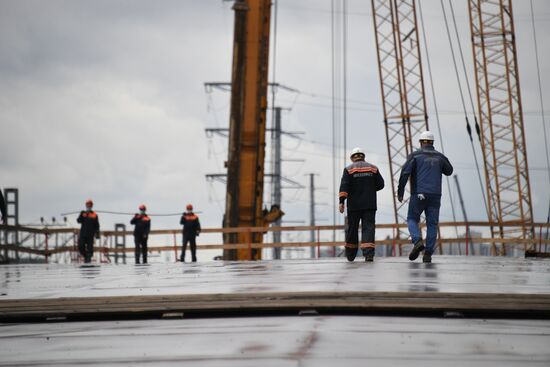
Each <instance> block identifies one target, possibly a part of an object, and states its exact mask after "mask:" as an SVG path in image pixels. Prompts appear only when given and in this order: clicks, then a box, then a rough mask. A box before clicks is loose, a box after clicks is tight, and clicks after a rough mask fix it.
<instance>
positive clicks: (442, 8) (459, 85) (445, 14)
mask: <svg viewBox="0 0 550 367" xmlns="http://www.w3.org/2000/svg"><path fill="white" fill-rule="evenodd" d="M440 4H441V10H442V11H443V19H444V20H445V28H446V30H447V39H448V41H449V47H450V49H451V54H452V59H453V65H454V70H455V75H456V81H457V83H458V90H459V92H460V100H461V102H462V109H463V112H464V118H465V120H466V130H467V132H468V136H469V138H470V145H471V147H472V152H473V154H474V161H475V164H476V170H477V177H478V180H479V185H480V188H481V194H482V195H483V204H484V206H485V211H486V213H487V219H488V220H490V218H489V208H488V206H487V197H486V195H485V190H484V189H483V180H482V179H481V172H480V169H479V162H478V159H477V153H476V150H475V147H474V142H473V139H472V128H471V126H470V121H469V120H468V112H467V108H466V102H465V101H464V92H463V90H462V83H461V81H460V76H459V74H458V66H457V64H456V56H455V51H454V47H453V42H452V38H451V31H450V29H449V22H448V20H447V12H446V11H445V5H444V4H443V0H440ZM452 14H453V20H454V24H455V29H456V19H455V18H454V11H453V13H452ZM457 41H458V44H459V45H460V39H458V38H457ZM460 49H461V50H462V47H460ZM461 56H462V64H463V67H464V72H466V66H465V63H464V56H463V54H462V51H461ZM467 84H468V83H467ZM468 90H469V88H468ZM470 96H471V94H470ZM472 107H473V102H472ZM474 111H475V110H474ZM474 116H475V112H474ZM476 131H478V137H479V127H478V124H477V119H476Z"/></svg>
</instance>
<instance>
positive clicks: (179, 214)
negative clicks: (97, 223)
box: [60, 210, 201, 217]
mask: <svg viewBox="0 0 550 367" xmlns="http://www.w3.org/2000/svg"><path fill="white" fill-rule="evenodd" d="M81 212H82V211H80V210H77V211H72V212H67V213H61V214H60V215H61V216H63V217H64V216H67V215H72V214H80V213H81ZM94 212H96V213H103V214H114V215H134V214H136V213H130V212H115V211H111V210H94ZM182 213H183V212H182ZM182 213H156V214H150V213H147V215H148V216H149V217H175V216H181V215H182ZM193 213H196V214H200V213H201V212H193Z"/></svg>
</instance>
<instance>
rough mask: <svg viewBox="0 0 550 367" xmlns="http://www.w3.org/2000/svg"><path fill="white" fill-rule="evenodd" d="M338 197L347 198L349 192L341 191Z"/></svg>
mask: <svg viewBox="0 0 550 367" xmlns="http://www.w3.org/2000/svg"><path fill="white" fill-rule="evenodd" d="M338 197H344V198H347V197H348V193H347V192H345V191H342V192H341V193H339V194H338Z"/></svg>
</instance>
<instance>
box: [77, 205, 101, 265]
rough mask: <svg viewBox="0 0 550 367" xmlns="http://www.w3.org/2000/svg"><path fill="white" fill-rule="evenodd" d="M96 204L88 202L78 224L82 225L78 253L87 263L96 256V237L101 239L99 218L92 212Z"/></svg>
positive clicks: (78, 219)
mask: <svg viewBox="0 0 550 367" xmlns="http://www.w3.org/2000/svg"><path fill="white" fill-rule="evenodd" d="M93 207H94V202H93V201H92V200H90V199H88V200H87V201H86V210H83V211H81V212H80V215H79V216H78V218H77V220H76V221H77V222H78V223H80V234H79V237H78V251H79V252H80V255H82V257H84V262H85V263H90V262H91V261H92V256H93V255H94V237H95V238H97V239H99V218H98V216H97V213H96V212H94V211H93V210H92V208H93Z"/></svg>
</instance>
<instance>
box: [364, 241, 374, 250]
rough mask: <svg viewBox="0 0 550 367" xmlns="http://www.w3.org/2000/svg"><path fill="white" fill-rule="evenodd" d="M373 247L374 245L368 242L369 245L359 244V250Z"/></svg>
mask: <svg viewBox="0 0 550 367" xmlns="http://www.w3.org/2000/svg"><path fill="white" fill-rule="evenodd" d="M374 247H375V246H374V243H371V242H369V243H362V244H361V248H362V249H363V248H374Z"/></svg>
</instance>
